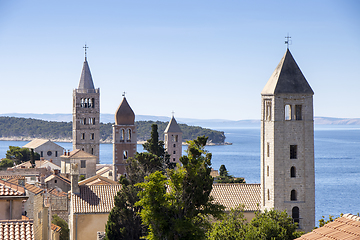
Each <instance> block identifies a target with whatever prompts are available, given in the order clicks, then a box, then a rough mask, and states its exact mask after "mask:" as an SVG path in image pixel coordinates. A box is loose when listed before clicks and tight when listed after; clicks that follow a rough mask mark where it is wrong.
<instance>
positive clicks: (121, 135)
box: [120, 129, 125, 142]
mask: <svg viewBox="0 0 360 240" xmlns="http://www.w3.org/2000/svg"><path fill="white" fill-rule="evenodd" d="M124 140H125V130H124V129H121V134H120V142H123V141H124Z"/></svg>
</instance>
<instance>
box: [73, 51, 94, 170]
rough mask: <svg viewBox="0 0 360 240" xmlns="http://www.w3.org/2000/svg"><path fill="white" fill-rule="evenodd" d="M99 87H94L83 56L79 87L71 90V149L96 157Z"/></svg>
mask: <svg viewBox="0 0 360 240" xmlns="http://www.w3.org/2000/svg"><path fill="white" fill-rule="evenodd" d="M99 141H100V89H99V88H96V89H95V87H94V82H93V79H92V76H91V72H90V68H89V64H88V62H87V59H86V57H85V61H84V65H83V69H82V72H81V77H80V82H79V87H78V88H77V89H74V91H73V150H75V149H80V150H83V151H85V152H87V153H90V154H92V155H95V156H96V157H97V163H99V145H100V142H99Z"/></svg>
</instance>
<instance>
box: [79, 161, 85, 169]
mask: <svg viewBox="0 0 360 240" xmlns="http://www.w3.org/2000/svg"><path fill="white" fill-rule="evenodd" d="M80 163H81V168H86V160H80Z"/></svg>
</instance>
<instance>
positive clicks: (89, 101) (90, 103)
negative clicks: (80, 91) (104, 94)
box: [88, 98, 92, 108]
mask: <svg viewBox="0 0 360 240" xmlns="http://www.w3.org/2000/svg"><path fill="white" fill-rule="evenodd" d="M88 103H89V108H92V101H91V98H88Z"/></svg>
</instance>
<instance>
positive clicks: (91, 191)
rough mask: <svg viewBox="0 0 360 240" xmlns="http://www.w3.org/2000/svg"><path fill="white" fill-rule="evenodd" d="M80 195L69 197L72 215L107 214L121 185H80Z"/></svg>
mask: <svg viewBox="0 0 360 240" xmlns="http://www.w3.org/2000/svg"><path fill="white" fill-rule="evenodd" d="M79 188H80V194H72V195H71V205H72V208H73V212H74V213H109V212H110V211H111V209H112V208H113V207H114V196H115V195H116V193H117V192H118V191H119V190H120V189H121V185H120V184H117V185H90V186H88V185H80V186H79Z"/></svg>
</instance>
